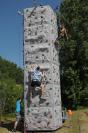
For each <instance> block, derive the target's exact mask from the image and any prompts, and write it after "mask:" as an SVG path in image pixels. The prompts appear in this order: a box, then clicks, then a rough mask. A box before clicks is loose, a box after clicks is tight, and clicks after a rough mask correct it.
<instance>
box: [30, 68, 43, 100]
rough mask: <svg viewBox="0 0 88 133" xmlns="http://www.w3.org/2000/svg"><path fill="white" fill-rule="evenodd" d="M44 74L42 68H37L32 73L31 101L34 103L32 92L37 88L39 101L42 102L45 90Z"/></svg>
mask: <svg viewBox="0 0 88 133" xmlns="http://www.w3.org/2000/svg"><path fill="white" fill-rule="evenodd" d="M42 79H43V74H42V72H41V70H40V67H39V66H38V67H36V68H35V69H34V70H32V71H31V91H30V101H31V102H32V91H33V89H35V87H39V99H40V100H41V96H42V94H43V90H44V84H42Z"/></svg>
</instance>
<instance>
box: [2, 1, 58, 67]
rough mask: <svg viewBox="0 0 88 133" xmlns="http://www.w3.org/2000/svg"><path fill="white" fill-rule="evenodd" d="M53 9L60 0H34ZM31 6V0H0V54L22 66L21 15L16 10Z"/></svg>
mask: <svg viewBox="0 0 88 133" xmlns="http://www.w3.org/2000/svg"><path fill="white" fill-rule="evenodd" d="M36 2H37V5H39V4H42V5H50V6H51V7H52V8H53V9H55V8H56V7H57V6H58V4H60V0H36ZM32 6H33V0H0V56H1V57H2V58H4V59H6V60H9V61H11V62H13V63H15V64H17V66H19V67H23V17H22V16H21V15H19V14H18V12H17V11H18V10H20V11H22V10H23V9H24V8H29V7H32Z"/></svg>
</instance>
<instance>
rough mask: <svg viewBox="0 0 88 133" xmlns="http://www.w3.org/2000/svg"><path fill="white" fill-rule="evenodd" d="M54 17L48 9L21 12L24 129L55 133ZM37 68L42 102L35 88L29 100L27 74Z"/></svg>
mask: <svg viewBox="0 0 88 133" xmlns="http://www.w3.org/2000/svg"><path fill="white" fill-rule="evenodd" d="M57 36H58V34H57V19H56V14H55V13H54V12H53V10H52V9H51V7H50V6H39V7H34V8H26V9H24V105H25V124H24V126H25V130H28V131H37V130H38V131H39V130H42V131H44V130H56V129H57V128H59V127H61V126H62V110H61V93H60V74H59V58H58V47H56V46H55V44H54V43H55V40H56V38H57ZM36 66H40V68H41V70H43V71H44V72H45V74H44V77H45V86H44V91H43V95H42V99H41V100H40V99H39V94H38V88H35V89H34V94H35V95H34V97H33V99H32V103H30V101H29V97H30V94H29V93H30V92H29V90H30V87H31V86H30V73H31V70H32V68H36Z"/></svg>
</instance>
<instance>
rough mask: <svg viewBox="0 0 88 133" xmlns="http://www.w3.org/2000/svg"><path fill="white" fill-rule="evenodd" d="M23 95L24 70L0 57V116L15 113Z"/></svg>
mask: <svg viewBox="0 0 88 133" xmlns="http://www.w3.org/2000/svg"><path fill="white" fill-rule="evenodd" d="M22 95H23V71H22V69H21V68H17V66H16V65H15V64H13V63H10V62H9V61H6V60H4V59H2V58H1V57H0V111H1V112H0V114H2V113H13V112H15V104H16V100H17V98H18V97H20V96H22Z"/></svg>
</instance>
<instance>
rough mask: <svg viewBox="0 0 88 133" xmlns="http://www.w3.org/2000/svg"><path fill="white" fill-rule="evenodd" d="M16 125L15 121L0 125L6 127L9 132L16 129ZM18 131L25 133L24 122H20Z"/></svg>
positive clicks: (4, 122) (3, 122)
mask: <svg viewBox="0 0 88 133" xmlns="http://www.w3.org/2000/svg"><path fill="white" fill-rule="evenodd" d="M14 123H15V121H10V120H8V121H2V122H1V123H0V127H4V128H6V129H7V130H8V131H12V129H13V127H14ZM17 131H19V132H21V133H23V131H24V122H23V121H20V122H19V124H18V126H17Z"/></svg>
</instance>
